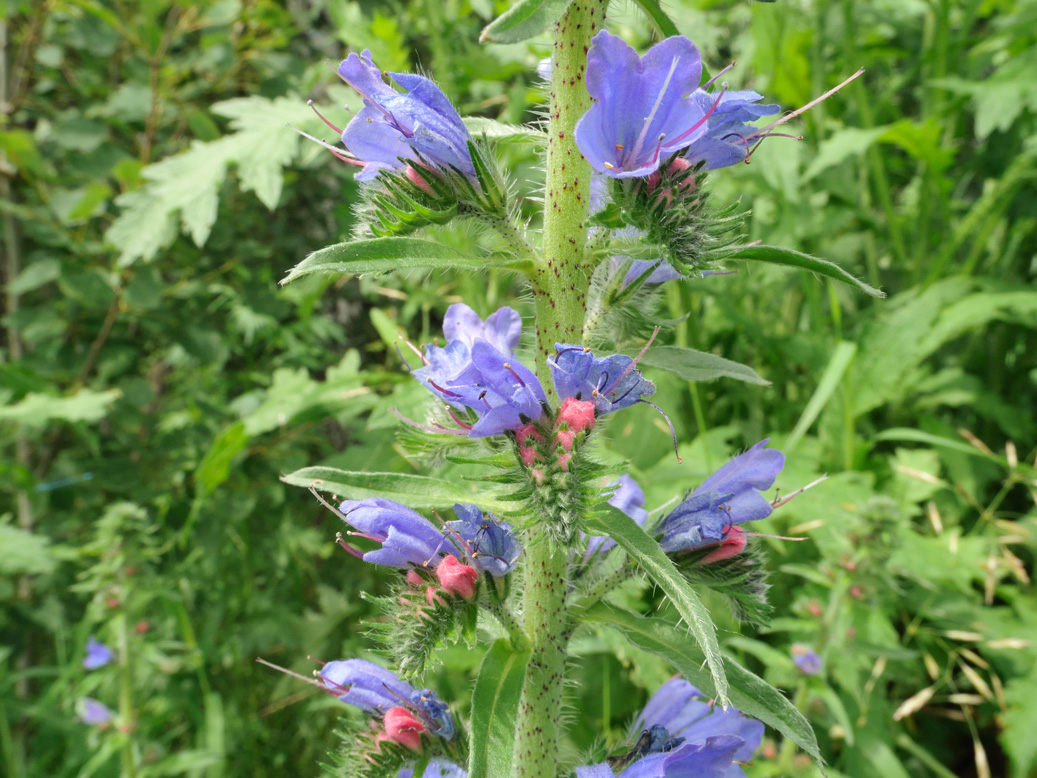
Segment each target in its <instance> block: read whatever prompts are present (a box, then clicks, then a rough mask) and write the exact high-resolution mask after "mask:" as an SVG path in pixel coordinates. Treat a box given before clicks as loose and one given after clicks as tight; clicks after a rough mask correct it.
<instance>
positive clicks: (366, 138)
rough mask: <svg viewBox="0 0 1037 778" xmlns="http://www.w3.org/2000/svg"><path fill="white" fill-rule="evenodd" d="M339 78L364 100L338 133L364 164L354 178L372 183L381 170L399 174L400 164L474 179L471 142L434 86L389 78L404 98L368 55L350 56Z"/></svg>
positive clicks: (412, 78)
mask: <svg viewBox="0 0 1037 778" xmlns="http://www.w3.org/2000/svg"><path fill="white" fill-rule="evenodd" d="M338 74H339V75H340V76H341V77H342V79H343V80H344V81H345V82H346V83H347V84H349V85H350V86H351V87H353V89H355V90H356V91H357V92H359V93H360V95H361V96H362V97H363V98H364V107H363V108H362V109H361V110H360V111H359V112H358V113H357V114H356V116H354V117H353V119H352V120H351V121H350V122H349V124H348V125H346V129H345V130H343V132H342V142H343V143H344V144H345V145H346V148H347V149H349V151H350V153H351V154H353V155H354V156H355V157H357V158H358V159H360V160H362V161H363V162H365V163H367V164H366V166H365V167H364V170H363V171H362V172H361V173H360V174H359V175H358V176H357V178H358V179H360V180H362V181H366V180H370V179H372V178H373V177H374V176H375V175H376V174H377V173H378V171H379V170H380V169H382V168H392V169H397V170H402V169H403V165H402V164H401V163H400V158H401V157H402V158H403V159H410V160H416V161H422V162H424V163H426V164H429V165H433V166H435V167H439V168H443V169H446V170H449V169H451V168H456V169H458V170H460V171H461V172H462V173H464V174H465V175H467V176H468V177H469V178H472V179H474V178H475V167H474V165H473V164H472V158H471V155H470V154H469V152H468V141H469V140H471V136H470V135H469V134H468V130H467V129H466V128H465V126H464V123H463V122H462V121H461V117H460V115H458V113H457V110H456V109H455V108H454V106H452V105H451V104H450V101H449V100H448V99H447V97H446V95H444V94H443V91H442V90H441V89H440V88H439V87H438V86H436V85H435V84H434V83H433V82H432V81H430V80H429V79H427V78H425V77H423V76H416V75H414V74H412V73H390V74H389V75H390V76H392V78H393V80H394V81H396V83H397V84H399V85H400V86H401V87H403V88H404V89H405V90H407V91H406V92H397V91H396V90H395V89H393V88H392V87H391V86H389V85H388V84H386V83H385V82H384V81H383V80H382V73H381V71H380V70H379V69H378V68H377V67H376V66H375V64H374V62H372V61H371V52H370V51H367V50H365V51H364V52H363V53H362V54H360V55H357V54H355V53H353V54H350V55H349V56H348V57H347V58H346V59H345V60H343V61H342V63H341V64H340V65H339V67H338Z"/></svg>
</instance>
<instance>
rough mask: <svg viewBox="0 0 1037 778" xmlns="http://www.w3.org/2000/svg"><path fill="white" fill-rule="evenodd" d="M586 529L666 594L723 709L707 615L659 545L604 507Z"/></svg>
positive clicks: (721, 679)
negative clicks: (613, 543)
mask: <svg viewBox="0 0 1037 778" xmlns="http://www.w3.org/2000/svg"><path fill="white" fill-rule="evenodd" d="M587 525H588V528H589V529H590V530H592V531H594V533H595V534H599V535H608V536H609V537H611V538H612V539H613V540H615V541H616V543H618V544H619V545H620V546H622V548H623V550H624V551H626V552H627V553H628V554H629V555H630V557H631V559H633V560H634V561H636V562H637V563H638V564H639V565H640V566H641V568H642V569H643V570H644V571H645V572H646V573H647V574H648V576H649V578H651V579H652V581H654V582H655V584H656V585H657V586H658V587H659V588H660V589H662V590H663V591H664V592H666V596H667V597H668V598H669V599H670V602H672V603H673V606H674V607H675V608H676V609H677V612H678V613H680V615H681V616H682V617H683V618H684V620H685V621H686V622H687V623H688V627H689V629H690V630H691V632H692V634H693V635H694V636H695V640H696V641H697V642H698V644H699V647H700V648H701V649H702V652H703V654H704V655H705V657H706V664H708V665H709V672H710V676H711V678H712V683H711V687H712V688H713V690H714V694H713V696H714V697H715V698H716V699H717V701H718V702H719V703H720V704H721V705H723V706H725V707H726V706H727V705H728V704H729V701H728V697H727V691H728V689H727V677H726V676H725V675H724V660H723V658H722V657H721V656H720V645H719V644H718V643H717V633H716V627H715V626H713V620H712V619H711V618H710V617H709V611H708V610H706V606H705V605H703V604H702V600H701V599H699V596H698V594H696V593H695V590H694V589H692V588H691V586H690V585H689V584H688V582H687V581H685V580H684V577H683V576H682V575H681V574H680V572H679V571H678V570H677V568H676V567H675V566H674V564H673V562H671V561H670V558H669V557H668V556H666V554H665V553H664V552H663V550H662V549H661V548H660V547H659V544H658V543H657V542H656V541H655V540H654V539H653V538H652V537H651V536H650V535H649V534H648V533H647V532H645V531H644V530H643V529H641V528H640V527H639V526H637V524H636V523H635V522H634V520H633V519H631V518H630V517H629V516H627V515H626V514H625V513H623V512H622V511H621V510H619V509H618V508H615V507H613V506H611V505H607V504H606V505H605V506H603V507H602V508H600V509H599V513H598V514H597V515H595V516H592V517H591V518H590V519H589V520H588V521H587Z"/></svg>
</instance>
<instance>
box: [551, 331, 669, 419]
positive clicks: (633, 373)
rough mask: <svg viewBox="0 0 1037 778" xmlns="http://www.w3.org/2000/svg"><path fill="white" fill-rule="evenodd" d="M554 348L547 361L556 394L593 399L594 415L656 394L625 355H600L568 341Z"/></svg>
mask: <svg viewBox="0 0 1037 778" xmlns="http://www.w3.org/2000/svg"><path fill="white" fill-rule="evenodd" d="M555 350H556V351H557V353H556V354H555V356H554V358H553V359H551V360H548V364H549V365H550V366H551V375H552V377H553V378H554V382H555V390H556V391H557V392H558V396H559V397H561V398H562V399H563V400H564V399H565V398H567V397H573V398H575V399H577V400H585V401H592V402H593V403H594V413H595V415H596V416H603V415H605V414H606V413H612V412H613V411H618V410H621V409H623V408H629V407H630V406H631V405H635V404H637V403H639V402H641V401H642V400H643V399H644V398H646V397H651V396H652V395H653V394H654V393H655V385H654V384H653V383H652V382H651V381H649V380H648V379H647V378H645V377H644V376H643V375H641V372H640V371H639V370H637V369H636V368H635V367H634V360H633V359H631V358H630V357H628V356H626V355H625V354H612V355H610V356H607V357H600V358H599V357H596V356H594V354H593V352H592V351H591V350H590V349H587V348H584V347H583V346H574V345H572V344H569V343H556V344H555Z"/></svg>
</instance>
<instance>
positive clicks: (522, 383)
mask: <svg viewBox="0 0 1037 778" xmlns="http://www.w3.org/2000/svg"><path fill="white" fill-rule="evenodd" d="M504 369H505V370H507V371H508V372H509V373H511V375H512V377H513V378H514V379H515V380H516V381H518V382H519V386H521V387H522V388H523V389H525V388H526V382H525V381H523V380H522V377H521V376H520V375H519V374H518V373H516V372H515V370H514V368H513V367H512V366H511V363H510V362H505V363H504Z"/></svg>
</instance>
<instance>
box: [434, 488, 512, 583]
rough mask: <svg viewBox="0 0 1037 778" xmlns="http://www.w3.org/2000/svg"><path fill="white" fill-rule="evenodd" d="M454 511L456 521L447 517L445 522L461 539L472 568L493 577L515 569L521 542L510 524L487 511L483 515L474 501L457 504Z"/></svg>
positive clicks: (498, 576)
mask: <svg viewBox="0 0 1037 778" xmlns="http://www.w3.org/2000/svg"><path fill="white" fill-rule="evenodd" d="M454 513H456V514H457V521H448V522H447V523H446V525H447V526H448V527H449V528H450V529H452V530H453V531H454V532H456V533H457V536H458V537H459V538H460V539H461V541H463V543H464V545H465V547H466V553H467V555H468V556H469V557H470V558H471V560H472V564H473V565H475V567H476V569H478V570H481V571H483V572H486V573H489V574H490V575H492V576H494V577H496V578H500V577H501V576H503V575H507V574H508V573H510V572H511V571H512V570H514V569H515V565H516V564H517V563H518V558H519V555H520V554H521V553H522V546H520V545H519V542H518V538H517V537H515V533H514V532H513V530H512V526H511V525H510V524H508V523H506V522H503V521H499V520H498V519H496V518H495V517H494V516H493V515H492V514H490V513H487V514H486V518H483V512H482V510H480V509H479V507H478V506H475V505H462V504H457V505H455V506H454Z"/></svg>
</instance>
